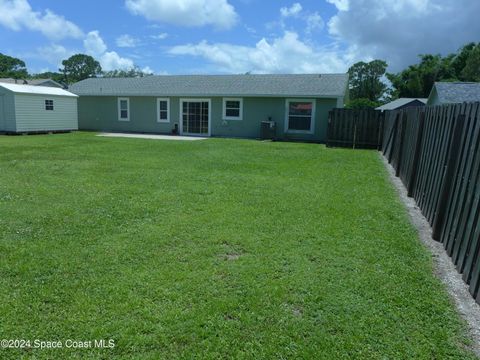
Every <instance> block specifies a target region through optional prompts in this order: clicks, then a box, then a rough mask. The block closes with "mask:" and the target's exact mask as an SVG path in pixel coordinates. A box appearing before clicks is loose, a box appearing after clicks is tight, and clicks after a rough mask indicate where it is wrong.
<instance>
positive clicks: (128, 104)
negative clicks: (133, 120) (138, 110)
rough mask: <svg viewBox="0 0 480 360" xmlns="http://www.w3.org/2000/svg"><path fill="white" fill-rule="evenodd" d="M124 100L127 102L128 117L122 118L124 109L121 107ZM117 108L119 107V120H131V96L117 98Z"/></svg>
mask: <svg viewBox="0 0 480 360" xmlns="http://www.w3.org/2000/svg"><path fill="white" fill-rule="evenodd" d="M122 101H126V102H127V117H126V118H122V109H121V108H120V104H121V102H122ZM117 108H118V121H130V98H126V97H121V98H118V100H117Z"/></svg>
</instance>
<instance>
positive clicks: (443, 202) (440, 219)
mask: <svg viewBox="0 0 480 360" xmlns="http://www.w3.org/2000/svg"><path fill="white" fill-rule="evenodd" d="M464 126H465V114H460V115H458V117H457V120H456V121H455V128H454V130H453V137H452V142H451V144H450V149H449V150H448V157H447V162H446V166H447V168H446V170H445V175H444V177H443V183H442V187H441V191H440V198H439V201H438V205H437V209H436V211H435V220H434V222H433V226H432V238H433V239H434V240H437V241H438V239H439V238H440V235H441V231H442V228H443V223H444V222H445V214H446V210H447V205H448V200H449V198H450V193H451V191H452V183H453V177H454V175H455V170H456V168H457V163H458V161H459V156H460V143H461V141H462V134H463V128H464Z"/></svg>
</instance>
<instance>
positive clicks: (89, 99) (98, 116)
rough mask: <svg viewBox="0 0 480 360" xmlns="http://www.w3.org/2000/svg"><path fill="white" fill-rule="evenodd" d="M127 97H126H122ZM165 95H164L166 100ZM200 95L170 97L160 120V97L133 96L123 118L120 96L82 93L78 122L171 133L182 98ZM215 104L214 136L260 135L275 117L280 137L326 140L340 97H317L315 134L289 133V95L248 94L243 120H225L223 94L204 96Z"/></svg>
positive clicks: (88, 125) (101, 128) (93, 126)
mask: <svg viewBox="0 0 480 360" xmlns="http://www.w3.org/2000/svg"><path fill="white" fill-rule="evenodd" d="M122 98H123V97H122ZM163 98H165V97H163V96H162V99H163ZM187 98H188V99H200V98H199V97H198V98H196V97H191V96H188V97H178V96H175V97H168V99H169V100H170V114H169V115H170V121H169V122H168V123H160V122H158V121H157V118H158V114H157V97H144V96H139V97H138V96H131V97H128V99H129V104H130V113H129V121H120V120H119V114H118V99H119V97H114V96H81V97H80V98H79V100H78V125H79V129H80V130H94V131H111V132H144V133H158V134H170V133H171V132H172V130H173V128H174V126H175V124H178V126H179V123H180V100H181V99H187ZM201 99H209V100H210V103H211V109H210V112H211V118H210V119H211V136H218V137H233V138H259V137H260V124H261V122H262V121H264V120H268V119H269V118H271V119H272V121H274V122H275V123H276V128H277V132H276V135H277V138H279V139H285V140H288V139H290V140H309V141H318V142H324V141H325V140H326V134H327V121H328V112H329V111H330V110H331V109H333V108H334V107H336V105H337V99H312V100H315V107H316V109H315V117H314V121H315V127H314V133H313V134H291V133H288V132H285V120H286V100H287V98H273V97H265V98H263V97H245V98H242V99H243V119H242V120H225V119H224V117H223V97H211V98H207V97H201Z"/></svg>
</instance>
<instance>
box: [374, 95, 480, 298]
mask: <svg viewBox="0 0 480 360" xmlns="http://www.w3.org/2000/svg"><path fill="white" fill-rule="evenodd" d="M383 140H384V141H383V142H382V146H381V147H382V152H383V154H384V156H385V157H386V158H387V160H388V161H389V162H390V164H391V165H392V166H393V168H394V169H395V172H396V175H397V176H399V177H400V179H401V180H402V182H403V183H404V184H405V186H406V188H407V190H408V195H409V196H412V197H413V198H414V199H415V200H416V202H417V205H418V206H419V208H420V209H421V211H422V213H423V214H424V216H425V217H426V218H427V219H428V221H429V223H430V225H431V226H432V230H433V238H434V239H435V240H438V241H440V242H441V243H442V244H443V246H444V248H445V250H446V251H447V253H448V255H449V256H450V257H451V258H452V261H453V263H454V264H455V265H456V267H457V270H458V271H459V272H460V273H461V274H462V277H463V280H464V281H465V282H466V283H467V284H468V285H469V288H470V293H471V294H472V296H473V297H474V298H475V299H476V301H477V302H478V303H480V291H479V287H480V103H469V104H455V105H444V106H435V107H420V108H407V109H403V110H398V111H390V112H386V114H385V119H384V126H383Z"/></svg>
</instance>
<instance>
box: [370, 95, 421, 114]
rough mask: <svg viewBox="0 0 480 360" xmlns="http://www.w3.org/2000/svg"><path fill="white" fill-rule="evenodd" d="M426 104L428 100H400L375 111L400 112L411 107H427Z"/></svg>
mask: <svg viewBox="0 0 480 360" xmlns="http://www.w3.org/2000/svg"><path fill="white" fill-rule="evenodd" d="M426 103H427V99H424V98H399V99H396V100H393V101H390V102H389V103H386V104H383V105H382V106H379V107H377V108H376V109H375V110H381V111H385V110H399V109H404V108H407V107H411V106H425V104H426Z"/></svg>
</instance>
